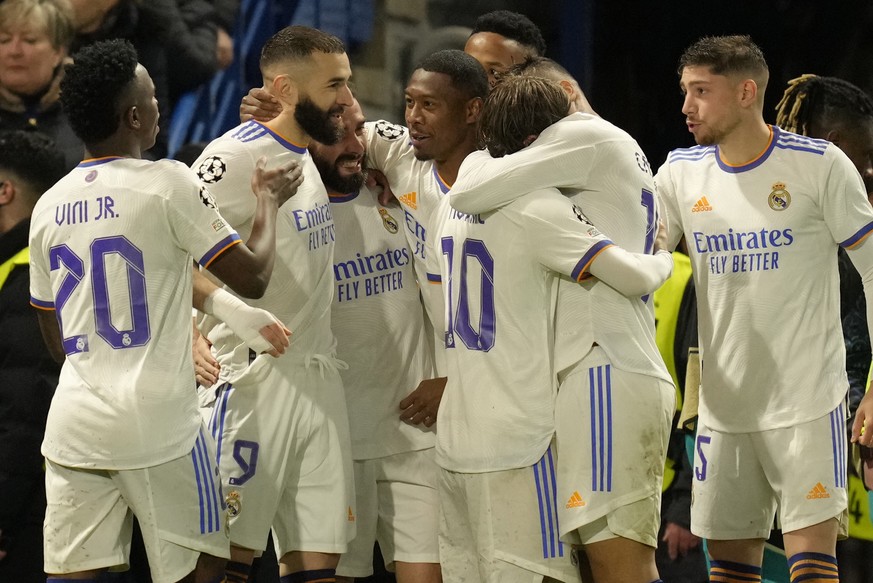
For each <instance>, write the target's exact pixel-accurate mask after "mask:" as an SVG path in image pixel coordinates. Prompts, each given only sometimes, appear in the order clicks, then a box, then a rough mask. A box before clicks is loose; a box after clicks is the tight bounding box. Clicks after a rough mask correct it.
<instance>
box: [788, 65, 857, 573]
mask: <svg viewBox="0 0 873 583" xmlns="http://www.w3.org/2000/svg"><path fill="white" fill-rule="evenodd" d="M776 109H777V116H776V124H777V125H778V126H779V127H780V128H782V129H784V130H787V131H790V132H795V133H798V134H801V135H804V136H810V137H814V138H821V139H824V140H828V141H829V142H833V143H834V144H836V145H837V146H838V147H839V148H840V149H841V150H842V151H843V152H844V153H845V154H846V155H847V156H848V157H849V159H850V160H851V161H852V163H853V164H854V165H855V168H856V169H857V170H858V172H859V173H860V174H861V178H863V179H864V186H865V188H866V190H867V198H868V199H870V198H871V195H873V163H871V153H873V100H871V99H870V96H869V95H867V94H866V93H865V92H864V91H862V90H861V89H860V88H858V87H856V86H855V85H853V84H851V83H849V82H848V81H844V80H842V79H838V78H836V77H820V76H818V75H802V76H801V77H798V78H797V79H792V80H791V81H789V82H788V87H787V88H786V89H785V94H784V95H783V96H782V100H781V101H780V102H779V105H778V106H777V108H776ZM839 271H840V306H841V309H840V313H841V315H842V318H841V320H842V325H843V326H842V327H843V338H844V339H845V342H846V374H847V376H848V379H849V419H850V420H851V419H853V418H854V413H855V410H856V408H857V407H858V403H860V402H861V399H862V398H863V397H864V393H865V392H866V389H867V379H868V378H869V376H870V337H869V335H868V334H867V306H866V299H865V297H864V294H863V290H862V286H861V277H860V275H858V272H857V271H855V268H854V267H852V265H851V263H850V260H849V259H848V255H847V253H846V252H845V251H844V250H843V249H842V248H841V249H840V251H839ZM868 467H869V465H868ZM848 477H849V481H848V497H849V513H848V517H849V538H848V539H846V540H844V541H840V542H839V543H837V560H838V561H839V564H840V576H841V578H842V580H843V583H861V582H862V581H868V580H869V579H870V577H871V576H873V552H871V550H873V548H871V547H873V523H871V521H870V512H869V507H870V506H869V502H868V495H867V492H866V491H865V488H864V485H863V482H862V479H861V478H860V477H859V476H858V474H857V473H856V472H854V471H853V467H852V465H850V466H849V476H848Z"/></svg>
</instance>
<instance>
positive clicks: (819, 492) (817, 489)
mask: <svg viewBox="0 0 873 583" xmlns="http://www.w3.org/2000/svg"><path fill="white" fill-rule="evenodd" d="M830 497H831V495H830V494H828V490H827V488H825V487H824V486H822V485H821V482H819V483H817V484H816V485H815V486H813V488H812V490H810V491H809V494H807V495H806V499H807V500H815V499H817V498H830Z"/></svg>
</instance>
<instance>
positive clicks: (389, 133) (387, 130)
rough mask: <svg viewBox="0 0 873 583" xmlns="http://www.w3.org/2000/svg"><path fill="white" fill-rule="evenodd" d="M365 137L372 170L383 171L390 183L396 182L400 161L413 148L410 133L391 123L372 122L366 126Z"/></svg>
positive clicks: (368, 159) (368, 160)
mask: <svg viewBox="0 0 873 583" xmlns="http://www.w3.org/2000/svg"><path fill="white" fill-rule="evenodd" d="M364 136H365V138H366V140H367V162H368V164H369V166H370V167H371V168H375V169H376V170H379V171H381V172H382V173H383V174H385V176H386V177H387V178H388V182H389V183H391V182H396V181H397V178H398V177H396V176H393V173H394V172H395V170H396V169H397V165H398V162H399V160H400V159H401V157H402V155H403V153H404V152H405V151H406V150H409V149H410V148H412V146H411V145H410V143H409V131H408V130H407V129H406V128H405V127H403V126H401V125H397V124H393V123H391V122H389V121H385V120H383V119H382V120H379V121H370V122H367V123H366V124H364Z"/></svg>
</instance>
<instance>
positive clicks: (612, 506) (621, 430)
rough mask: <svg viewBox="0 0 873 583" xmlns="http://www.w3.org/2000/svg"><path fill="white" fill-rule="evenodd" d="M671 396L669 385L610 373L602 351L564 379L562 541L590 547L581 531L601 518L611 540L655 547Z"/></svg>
mask: <svg viewBox="0 0 873 583" xmlns="http://www.w3.org/2000/svg"><path fill="white" fill-rule="evenodd" d="M675 395H676V392H675V389H674V388H673V385H672V384H670V383H669V382H667V381H664V380H662V379H659V378H657V377H652V376H647V375H641V374H636V373H631V372H627V371H624V370H619V369H617V368H614V367H613V366H612V365H611V364H609V359H608V357H607V356H606V353H605V352H604V351H603V349H602V348H600V347H594V348H593V349H592V351H591V353H589V354H588V356H586V357H585V358H584V359H583V360H582V361H581V362H580V363H579V364H577V365H576V366H575V367H573V369H572V370H571V371H570V372H569V373H568V374H567V375H566V376H565V377H564V378H563V380H562V382H561V383H560V388H559V389H558V396H557V399H556V402H555V430H556V431H555V437H556V444H557V448H558V455H559V463H558V501H559V504H558V519H559V521H560V525H561V529H560V530H561V537H562V539H563V540H564V541H566V542H568V543H571V544H587V543H590V542H594V541H593V540H586V539H587V538H588V536H587V534H586V535H585V536H584V537H583V534H582V533H589V531H590V529H583V527H585V526H586V525H589V524H593V523H594V522H596V521H598V520H599V519H600V518H603V517H606V522H607V524H608V527H609V530H610V531H611V532H612V533H613V534H614V535H615V536H620V537H623V538H627V539H630V540H635V541H637V542H640V543H642V544H645V545H648V546H651V547H657V546H658V527H659V526H660V508H661V486H662V483H663V480H664V460H665V459H666V456H667V444H668V441H669V439H670V424H671V420H672V418H673V411H674V407H675V404H674V400H675V398H676V396H675ZM580 529H581V530H580ZM598 530H599V529H598ZM601 540H603V539H601Z"/></svg>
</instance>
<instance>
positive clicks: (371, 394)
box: [309, 102, 440, 583]
mask: <svg viewBox="0 0 873 583" xmlns="http://www.w3.org/2000/svg"><path fill="white" fill-rule="evenodd" d="M343 125H344V126H345V135H344V137H343V139H342V140H341V141H340V142H339V143H337V144H336V145H333V146H328V145H324V144H321V143H318V142H314V141H313V142H312V143H310V145H309V151H310V153H311V155H312V159H313V161H314V162H315V165H316V166H317V167H318V170H319V173H320V174H321V178H322V181H323V182H324V185H325V188H327V192H328V196H329V197H330V205H331V213H332V214H333V220H334V223H335V224H336V230H337V242H336V247H335V250H334V267H333V270H334V278H335V280H336V293H335V295H334V303H333V306H332V308H331V320H332V328H333V332H334V335H335V336H336V339H337V355H338V356H339V358H341V359H342V360H343V361H345V362H346V363H348V365H349V368H348V369H347V370H344V371H342V373H341V376H342V378H343V387H344V388H345V395H346V404H347V406H348V409H349V411H352V412H354V414H353V415H351V416H350V417H349V422H350V429H351V437H352V457H353V459H354V470H355V493H356V496H357V508H358V515H357V521H356V529H357V536H356V537H355V539H354V540H353V541H352V542H351V544H350V545H349V550H348V551H347V552H346V553H345V554H343V556H342V557H341V558H340V562H339V566H338V567H337V573H338V575H342V576H343V578H342V579H340V578H339V577H338V580H343V581H352V580H353V578H354V577H367V576H369V575H371V574H372V573H373V543H374V542H375V541H376V540H378V541H379V547H380V548H381V550H382V557H383V558H384V559H385V564H386V566H387V567H388V568H389V570H391V571H395V572H396V574H397V580H398V582H399V583H439V581H440V569H439V549H438V542H437V532H438V528H439V527H438V522H437V516H438V500H437V490H436V477H437V466H436V464H435V463H434V458H433V456H434V450H433V445H434V437H433V432H431V431H428V430H426V428H425V427H424V426H414V425H410V424H407V423H403V422H401V421H400V419H398V417H397V412H396V410H397V403H398V402H399V401H400V400H401V399H402V398H403V397H404V396H406V394H407V393H408V392H409V389H410V387H415V386H416V385H418V383H419V382H420V381H421V380H422V379H425V378H431V377H432V376H433V365H432V361H431V354H432V351H431V350H430V347H429V344H428V342H427V336H426V333H425V326H424V310H423V307H422V305H421V298H420V294H419V291H418V285H417V284H416V281H415V270H414V269H413V264H412V252H411V251H410V249H409V245H408V244H407V242H406V237H405V236H404V234H403V232H402V231H401V229H403V223H402V215H401V214H399V213H398V212H397V208H396V207H384V206H382V205H380V204H379V203H378V202H377V200H376V193H374V192H373V191H372V190H370V189H369V188H368V187H367V186H366V185H365V184H364V181H365V178H364V168H365V165H366V149H365V145H366V143H365V136H364V114H363V112H362V111H361V107H360V105H359V104H358V103H357V102H355V103H354V105H352V106H351V107H348V108H346V110H345V111H344V113H343Z"/></svg>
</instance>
